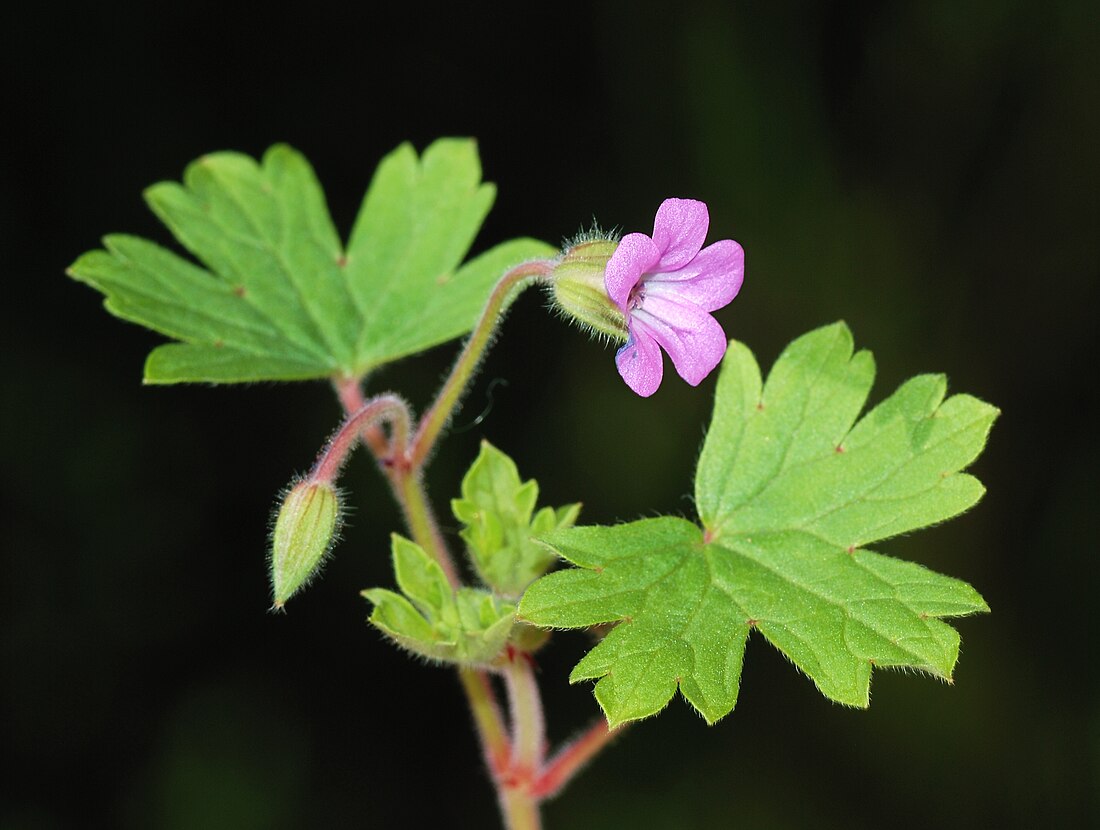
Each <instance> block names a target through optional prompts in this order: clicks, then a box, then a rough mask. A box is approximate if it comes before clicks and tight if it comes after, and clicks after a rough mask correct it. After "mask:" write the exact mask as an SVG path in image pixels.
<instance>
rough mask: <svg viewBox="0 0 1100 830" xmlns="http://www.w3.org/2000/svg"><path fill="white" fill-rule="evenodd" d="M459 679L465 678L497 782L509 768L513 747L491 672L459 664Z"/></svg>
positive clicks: (476, 725) (468, 696) (475, 722)
mask: <svg viewBox="0 0 1100 830" xmlns="http://www.w3.org/2000/svg"><path fill="white" fill-rule="evenodd" d="M458 679H459V680H460V681H462V688H463V690H464V691H465V692H466V700H467V701H468V702H469V704H470V712H471V714H473V716H474V726H475V727H477V733H478V735H479V736H480V737H481V750H482V755H483V756H484V758H485V766H486V767H488V768H489V772H490V773H492V775H493V780H494V781H496V780H497V779H499V778H500V776H502V775H503V774H504V773H505V771H506V770H507V769H508V762H509V760H510V759H511V754H512V748H511V745H510V743H509V741H508V734H507V732H505V730H504V718H503V717H501V714H500V706H498V705H497V700H496V695H495V694H494V693H493V687H492V685H491V684H490V682H489V675H487V674H486V673H485V672H483V671H476V670H474V669H469V668H463V667H460V668H459V669H458Z"/></svg>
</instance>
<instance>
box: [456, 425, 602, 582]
mask: <svg viewBox="0 0 1100 830" xmlns="http://www.w3.org/2000/svg"><path fill="white" fill-rule="evenodd" d="M538 497H539V486H538V482H536V481H535V480H534V479H531V480H530V481H526V482H525V481H522V480H521V479H520V476H519V470H518V469H517V468H516V465H515V462H514V461H512V459H511V458H509V457H508V456H507V455H506V454H504V453H503V452H501V451H500V450H498V449H497V448H496V447H494V446H493V445H492V444H490V443H489V442H488V441H482V442H481V451H480V452H479V453H478V456H477V459H475V461H474V463H473V464H472V465H471V466H470V469H469V470H468V471H467V472H466V475H465V476H464V477H463V479H462V498H460V499H454V500H452V501H451V510H452V511H453V513H454V515H455V518H457V519H458V520H459V521H460V522H462V523H463V524H464V525H465V527H464V528H463V530H462V531H461V536H462V538H463V540H464V541H465V542H466V549H467V551H468V552H469V554H470V559H471V560H472V561H473V563H474V567H475V568H476V569H477V572H478V575H479V576H480V577H481V579H482V581H483V582H484V583H485V584H486V585H489V586H490V587H492V588H493V589H494V590H495V591H497V592H499V593H501V594H504V595H506V596H517V597H518V596H519V595H520V594H522V593H523V590H524V589H525V588H526V587H527V586H528V585H530V584H531V582H532V581H534V580H535V579H536V578H538V577H539V576H541V575H542V574H544V573H546V570H547V569H548V568H549V567H550V566H551V565H552V564H553V563H554V562H555V561H557V556H556V555H555V553H554V552H553V551H552V550H550V549H548V548H547V547H545V546H544V545H540V544H539V543H538V542H536V541H535V539H536V538H538V537H539V536H542V535H544V534H546V533H550V532H552V531H555V530H562V529H565V528H568V527H571V526H572V525H573V523H574V522H575V521H576V519H577V515H578V514H579V513H580V505H579V504H570V505H566V506H565V507H560V508H557V509H556V510H555V509H554V508H552V507H543V508H542V509H540V510H539V511H538V512H537V513H536V512H535V505H536V503H537V502H538Z"/></svg>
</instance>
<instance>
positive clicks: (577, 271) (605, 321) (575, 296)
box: [550, 238, 629, 342]
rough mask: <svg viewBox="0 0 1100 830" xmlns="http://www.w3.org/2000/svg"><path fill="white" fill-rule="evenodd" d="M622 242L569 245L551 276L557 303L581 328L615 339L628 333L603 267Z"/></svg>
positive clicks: (602, 241)
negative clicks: (610, 291) (606, 284)
mask: <svg viewBox="0 0 1100 830" xmlns="http://www.w3.org/2000/svg"><path fill="white" fill-rule="evenodd" d="M618 245H619V243H618V242H617V241H615V240H613V239H606V238H596V239H586V240H582V241H580V242H577V243H575V244H573V245H572V246H570V247H569V248H568V249H567V250H566V251H565V253H564V254H563V255H562V258H561V260H559V262H558V264H557V265H556V266H555V268H554V273H553V275H552V276H551V278H550V285H551V290H552V292H553V298H554V303H555V305H557V307H558V308H559V309H561V311H562V312H563V313H564V314H565V315H566V316H567V317H569V318H570V319H572V320H573V321H574V322H576V323H578V324H579V325H580V326H581V327H582V328H585V329H588V330H589V331H592V332H594V333H596V334H598V335H601V336H603V337H607V338H609V339H611V340H615V341H620V342H623V341H626V339H627V337H628V336H629V334H628V332H627V328H626V318H625V317H624V316H623V312H622V310H621V309H620V308H619V307H618V306H617V305H616V304H615V302H614V301H613V300H612V299H611V298H610V297H609V296H608V295H607V288H606V287H605V286H604V271H605V270H607V261H608V260H609V259H611V255H612V254H613V253H615V249H616V248H617V247H618Z"/></svg>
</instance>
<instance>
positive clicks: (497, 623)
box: [362, 534, 515, 665]
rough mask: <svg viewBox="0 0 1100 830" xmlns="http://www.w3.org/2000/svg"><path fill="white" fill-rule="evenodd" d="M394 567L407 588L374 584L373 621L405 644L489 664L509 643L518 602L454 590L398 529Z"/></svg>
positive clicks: (434, 655)
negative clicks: (395, 588)
mask: <svg viewBox="0 0 1100 830" xmlns="http://www.w3.org/2000/svg"><path fill="white" fill-rule="evenodd" d="M393 566H394V572H395V574H396V576H397V586H398V587H399V588H400V589H401V591H402V593H400V594H399V593H395V592H393V591H387V590H386V589H384V588H372V589H370V590H367V591H363V592H362V593H363V596H364V597H366V598H367V599H368V600H370V601H371V602H372V603H373V604H374V611H373V612H372V613H371V616H370V622H371V623H372V624H373V625H374V626H375V627H376V628H378V629H379V630H380V631H381V632H382V633H383V634H385V635H386V636H388V637H389V638H390V639H392V640H393V641H394V642H396V643H397V644H398V645H399V646H401V647H402V648H405V649H408V650H409V651H411V652H413V653H415V654H419V655H421V656H422V657H427V658H428V659H430V660H439V661H443V662H447V663H460V664H463V665H487V664H489V663H491V662H492V661H493V660H494V659H495V658H496V657H497V656H498V655H499V654H500V652H501V650H502V649H503V648H504V644H505V643H506V642H507V640H508V635H509V634H510V633H511V630H512V624H513V620H514V616H515V607H514V606H512V605H509V604H507V603H504V602H501V601H500V600H499V599H497V598H496V597H494V596H493V595H492V594H490V593H488V592H487V591H478V590H475V589H473V588H459V589H458V591H457V592H456V591H453V590H452V589H451V586H450V584H449V583H448V582H447V577H446V576H445V575H444V574H443V569H442V568H440V567H439V565H438V564H437V563H436V562H434V561H433V560H432V559H431V557H429V556H428V554H426V553H425V552H424V551H423V549H421V547H420V546H419V545H417V544H415V543H413V542H410V541H409V540H408V539H405V538H403V537H401V536H398V535H396V534H394V536H393Z"/></svg>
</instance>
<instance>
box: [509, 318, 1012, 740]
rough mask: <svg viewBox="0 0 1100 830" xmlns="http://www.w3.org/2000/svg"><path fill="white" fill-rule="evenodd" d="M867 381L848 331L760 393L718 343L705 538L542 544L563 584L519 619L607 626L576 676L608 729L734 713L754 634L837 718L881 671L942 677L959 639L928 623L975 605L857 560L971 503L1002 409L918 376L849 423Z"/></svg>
mask: <svg viewBox="0 0 1100 830" xmlns="http://www.w3.org/2000/svg"><path fill="white" fill-rule="evenodd" d="M873 376H874V363H873V361H872V360H871V356H870V354H869V353H867V352H859V353H856V354H854V355H853V351H852V338H851V334H850V332H849V331H848V329H847V327H846V326H844V324H843V323H837V324H834V325H832V326H826V327H824V328H822V329H818V330H817V331H814V332H811V333H809V334H807V335H805V336H803V337H801V338H799V339H798V340H796V341H795V342H793V343H792V344H791V345H790V346H789V347H788V348H787V349H786V350H785V351H784V352H783V354H782V355H781V356H780V358H779V359H778V361H777V362H776V364H775V366H774V367H773V369H772V371H771V374H770V375H769V377H768V381H767V383H766V384H764V383H762V381H761V374H760V370H759V368H758V367H757V365H756V361H755V360H754V359H753V357H752V354H751V353H750V352H749V350H748V349H747V348H745V347H744V346H742V345H741V344H739V343H736V342H732V343H730V346H729V349H728V351H727V353H726V356H725V359H724V360H723V365H722V372H721V375H720V377H719V381H718V389H717V393H716V399H715V407H714V418H713V420H712V422H711V426H710V429H709V430H708V433H707V437H706V440H705V442H704V445H703V452H702V454H701V456H700V459H699V464H698V468H697V471H696V481H695V484H696V491H695V497H696V505H697V507H698V510H699V513H700V516H701V519H702V521H701V526H700V525H699V524H695V523H693V522H689V521H686V520H685V519H681V518H673V517H661V518H655V519H644V520H641V521H637V522H631V523H628V524H623V525H618V526H615V527H578V528H573V529H569V530H564V531H560V532H556V533H552V534H549V535H548V536H545V537H544V538H543V541H544V542H545V543H546V544H548V545H549V546H550V547H552V548H553V549H554V550H556V551H557V552H558V553H559V554H560V555H561V556H562V557H563V558H565V559H566V560H568V561H570V562H572V563H573V564H574V565H576V566H577V568H575V569H571V570H566V571H558V572H556V573H553V574H549V575H548V576H544V577H542V578H541V579H539V580H538V581H537V582H535V583H534V584H533V585H531V587H530V588H529V589H528V590H527V592H526V593H525V595H524V597H523V599H522V601H521V602H520V605H519V612H518V613H519V616H520V618H521V619H523V620H526V621H529V622H531V623H534V624H536V625H542V626H547V627H555V628H583V627H590V626H595V625H600V624H606V623H611V624H615V627H614V628H613V629H612V630H611V632H610V633H609V634H608V635H607V636H606V637H605V638H604V639H603V640H601V642H600V643H599V644H598V645H597V646H596V647H595V648H593V649H592V651H590V652H589V653H588V654H587V655H586V656H585V657H584V658H583V659H582V660H581V661H580V663H578V664H577V666H576V667H575V668H574V670H573V672H572V675H571V678H570V679H571V680H572V681H573V682H577V681H581V680H596V681H597V682H596V687H595V694H596V698H597V700H598V701H599V703H600V705H601V707H602V708H603V710H604V713H605V714H606V716H607V719H608V722H609V723H610V724H611V725H612V726H614V725H617V724H619V723H623V722H625V721H629V720H637V719H639V718H645V717H649V716H651V715H653V714H656V713H657V712H658V711H660V710H661V709H662V708H663V707H664V706H665V705H667V704H668V702H669V701H670V700H671V698H672V696H673V695H674V694H675V692H676V690H677V689H679V691H680V692H681V693H682V694H683V696H684V697H685V699H687V701H688V702H689V703H690V704H691V705H692V706H693V707H694V708H695V709H696V710H697V711H699V713H700V714H702V715H703V717H704V718H705V719H706V720H707V722H708V723H713V722H715V721H717V720H718V719H719V718H721V717H723V716H725V715H726V714H728V713H729V712H730V711H731V710H732V709H733V707H734V705H735V703H736V701H737V695H738V691H739V687H740V675H741V664H742V659H743V657H744V650H745V644H746V642H747V639H748V636H749V633H750V632H751V631H752V630H754V629H755V630H757V631H758V632H759V633H760V634H761V635H763V636H764V638H765V639H766V640H768V641H769V642H770V643H772V645H774V646H775V647H777V648H778V649H779V650H780V651H782V652H783V653H784V654H785V655H786V656H787V657H788V658H789V659H790V660H791V661H792V662H793V663H794V664H795V665H796V666H797V667H798V668H799V669H801V670H802V671H803V672H804V673H805V674H806V675H808V676H809V677H810V678H811V679H812V680H813V681H814V683H815V684H816V685H817V687H818V689H819V690H820V691H821V692H822V694H824V695H825V696H826V697H828V698H830V699H832V700H834V701H837V702H838V703H843V704H847V705H850V706H858V707H865V706H867V705H868V703H869V700H870V680H871V673H872V669H873V667H875V666H887V667H899V668H910V669H915V670H918V671H922V672H926V673H928V674H931V675H934V676H936V677H940V678H942V679H944V680H950V679H951V676H952V672H953V670H954V667H955V663H956V661H957V659H958V654H959V635H958V633H957V632H956V631H955V629H953V628H952V627H950V626H949V625H947V624H946V623H944V622H942V621H941V619H940V618H943V617H957V616H964V615H967V614H973V613H978V612H982V611H988V610H989V609H988V606H987V605H986V603H985V601H984V600H983V599H982V597H981V596H980V595H979V594H978V592H977V591H975V590H974V589H973V588H972V587H971V586H970V585H968V584H966V583H965V582H962V581H960V580H957V579H952V578H950V577H947V576H942V575H940V574H937V573H934V572H932V571H930V570H927V569H926V568H924V567H922V566H920V565H917V564H915V563H911V562H904V561H901V560H898V559H893V558H890V557H888V556H883V555H881V554H878V553H874V552H872V551H870V550H866V549H865V548H864V546H865V545H867V544H869V543H872V542H877V541H880V540H882V539H886V538H888V537H891V536H896V535H898V534H900V533H905V532H908V531H912V530H916V529H918V528H921V527H924V526H927V525H930V524H934V523H936V522H940V521H943V520H945V519H948V518H950V517H952V516H955V515H957V514H958V513H960V512H962V511H963V510H966V509H967V508H968V507H970V506H972V505H973V504H974V503H975V502H977V500H978V499H979V498H980V497H981V495H982V492H983V489H982V486H981V484H980V483H979V482H978V481H977V479H975V478H974V477H972V476H970V475H968V474H966V473H963V472H961V470H963V469H964V468H965V467H966V466H968V465H969V464H970V463H971V462H973V460H974V459H975V458H976V457H977V456H978V454H979V453H980V452H981V450H982V448H983V447H984V445H985V442H986V439H987V437H988V434H989V430H990V427H991V426H992V424H993V421H994V420H995V419H996V417H997V414H998V411H997V410H996V409H995V408H994V407H992V406H989V405H988V404H986V403H983V402H981V401H979V400H977V399H976V398H973V397H970V396H968V395H954V396H952V397H949V398H945V389H946V384H945V381H944V379H943V378H942V377H941V376H938V375H922V376H919V377H916V378H913V379H912V380H910V381H908V382H906V383H904V384H902V385H901V387H900V388H899V389H898V390H897V391H896V392H895V393H894V394H893V395H891V396H890V397H889V398H887V399H886V400H885V401H884V402H882V403H881V404H879V405H878V406H876V407H874V408H873V409H871V410H870V411H869V412H868V413H867V414H866V415H864V417H863V418H862V419H860V420H859V421H858V422H856V418H857V416H858V415H859V412H860V410H861V409H862V407H863V405H864V403H865V401H866V398H867V394H868V392H869V390H870V387H871V381H872V379H873Z"/></svg>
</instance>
